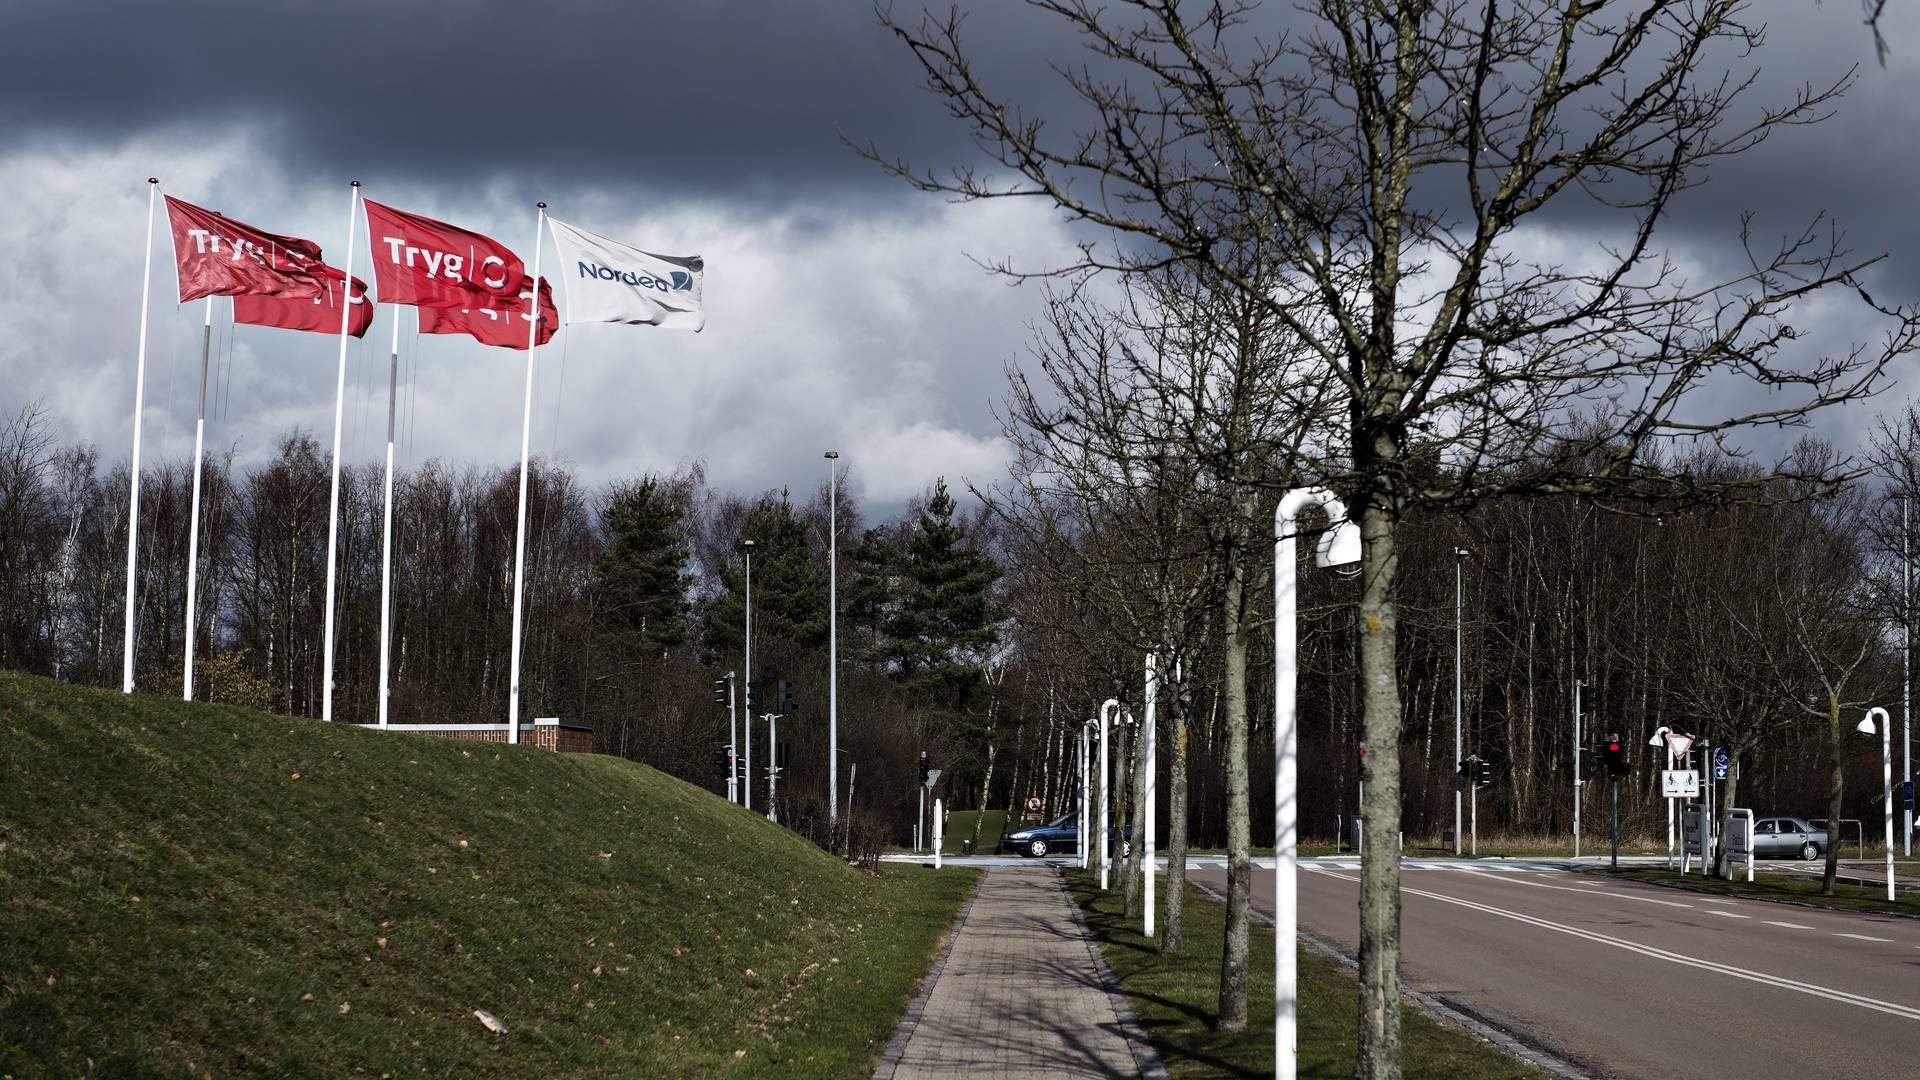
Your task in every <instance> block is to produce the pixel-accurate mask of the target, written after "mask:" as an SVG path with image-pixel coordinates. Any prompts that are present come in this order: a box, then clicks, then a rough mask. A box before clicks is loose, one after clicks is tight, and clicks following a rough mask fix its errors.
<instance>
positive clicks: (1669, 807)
mask: <svg viewBox="0 0 1920 1080" xmlns="http://www.w3.org/2000/svg"><path fill="white" fill-rule="evenodd" d="M1667 764H1669V765H1671V764H1673V761H1672V759H1671V757H1669V759H1668V761H1667ZM1667 869H1669V870H1671V869H1673V800H1672V799H1668V800H1667Z"/></svg>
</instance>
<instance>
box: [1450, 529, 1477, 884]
mask: <svg viewBox="0 0 1920 1080" xmlns="http://www.w3.org/2000/svg"><path fill="white" fill-rule="evenodd" d="M1466 554H1467V552H1466V549H1465V548H1454V549H1453V762H1454V781H1453V853H1454V854H1455V855H1458V854H1460V785H1461V784H1471V783H1473V779H1472V778H1471V777H1469V776H1467V775H1465V773H1464V772H1462V771H1461V769H1460V762H1461V760H1462V759H1464V758H1465V757H1466V755H1467V751H1466V741H1465V738H1464V737H1463V735H1462V731H1461V728H1462V724H1461V719H1460V716H1461V709H1460V699H1461V685H1462V683H1464V682H1465V670H1466V667H1465V662H1464V660H1463V656H1464V655H1465V641H1466V635H1465V632H1464V631H1463V630H1462V629H1461V626H1462V618H1461V614H1462V612H1463V610H1464V605H1463V604H1462V600H1463V599H1464V593H1463V590H1462V588H1461V584H1460V580H1461V573H1462V571H1461V566H1462V562H1461V560H1462V559H1464V558H1465V556H1466Z"/></svg>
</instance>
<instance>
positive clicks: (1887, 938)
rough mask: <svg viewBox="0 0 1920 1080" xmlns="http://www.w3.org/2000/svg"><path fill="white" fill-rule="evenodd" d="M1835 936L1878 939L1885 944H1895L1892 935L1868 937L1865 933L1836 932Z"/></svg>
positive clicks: (1864, 939)
mask: <svg viewBox="0 0 1920 1080" xmlns="http://www.w3.org/2000/svg"><path fill="white" fill-rule="evenodd" d="M1833 936H1834V937H1850V938H1852V939H1853V940H1855V941H1878V942H1880V943H1881V944H1883V945H1891V944H1893V939H1892V938H1890V937H1868V936H1867V935H1865V934H1839V933H1836V934H1834V935H1833Z"/></svg>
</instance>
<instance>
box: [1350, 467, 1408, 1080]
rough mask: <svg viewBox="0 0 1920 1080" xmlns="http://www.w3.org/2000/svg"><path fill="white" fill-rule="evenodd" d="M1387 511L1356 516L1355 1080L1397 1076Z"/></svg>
mask: <svg viewBox="0 0 1920 1080" xmlns="http://www.w3.org/2000/svg"><path fill="white" fill-rule="evenodd" d="M1394 525H1395V523H1394V520H1393V516H1392V512H1391V511H1390V510H1389V509H1388V508H1387V507H1386V506H1383V505H1382V504H1381V501H1380V500H1378V499H1372V500H1369V501H1368V503H1367V505H1366V507H1365V509H1364V510H1363V511H1362V512H1361V520H1360V527H1361V535H1362V538H1363V539H1364V540H1365V543H1366V557H1365V560H1364V562H1363V567H1364V573H1363V575H1362V576H1363V581H1364V586H1363V591H1362V593H1361V597H1360V624H1361V625H1360V669H1361V678H1362V680H1363V687H1364V689H1363V693H1364V694H1365V702H1364V717H1365V725H1366V747H1367V772H1368V777H1367V795H1366V801H1365V803H1364V805H1363V806H1362V807H1361V815H1362V817H1361V827H1362V829H1363V830H1364V832H1365V835H1366V849H1365V851H1363V852H1362V853H1361V863H1360V877H1361V884H1360V1045H1359V1056H1358V1059H1357V1064H1356V1075H1357V1076H1358V1077H1360V1078H1361V1080H1397V1078H1398V1077H1399V1075H1400V842H1399V833H1400V691H1399V687H1398V685H1397V684H1396V682H1395V679H1394V652H1395V641H1394V635H1395V633H1396V629H1397V625H1398V624H1397V615H1396V612H1395V604H1394V599H1393V581H1394V573H1395V570H1396V569H1397V565H1398V562H1399V556H1398V553H1397V552H1396V550H1395V548H1394Z"/></svg>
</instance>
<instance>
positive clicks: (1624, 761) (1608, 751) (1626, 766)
mask: <svg viewBox="0 0 1920 1080" xmlns="http://www.w3.org/2000/svg"><path fill="white" fill-rule="evenodd" d="M1600 757H1601V760H1602V761H1603V762H1605V764H1606V767H1607V775H1608V776H1614V777H1619V776H1625V775H1627V774H1628V773H1630V772H1632V771H1633V759H1632V758H1630V757H1628V756H1627V744H1626V743H1624V742H1621V741H1620V736H1619V735H1609V736H1607V741H1606V742H1605V743H1603V744H1601V747H1600Z"/></svg>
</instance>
